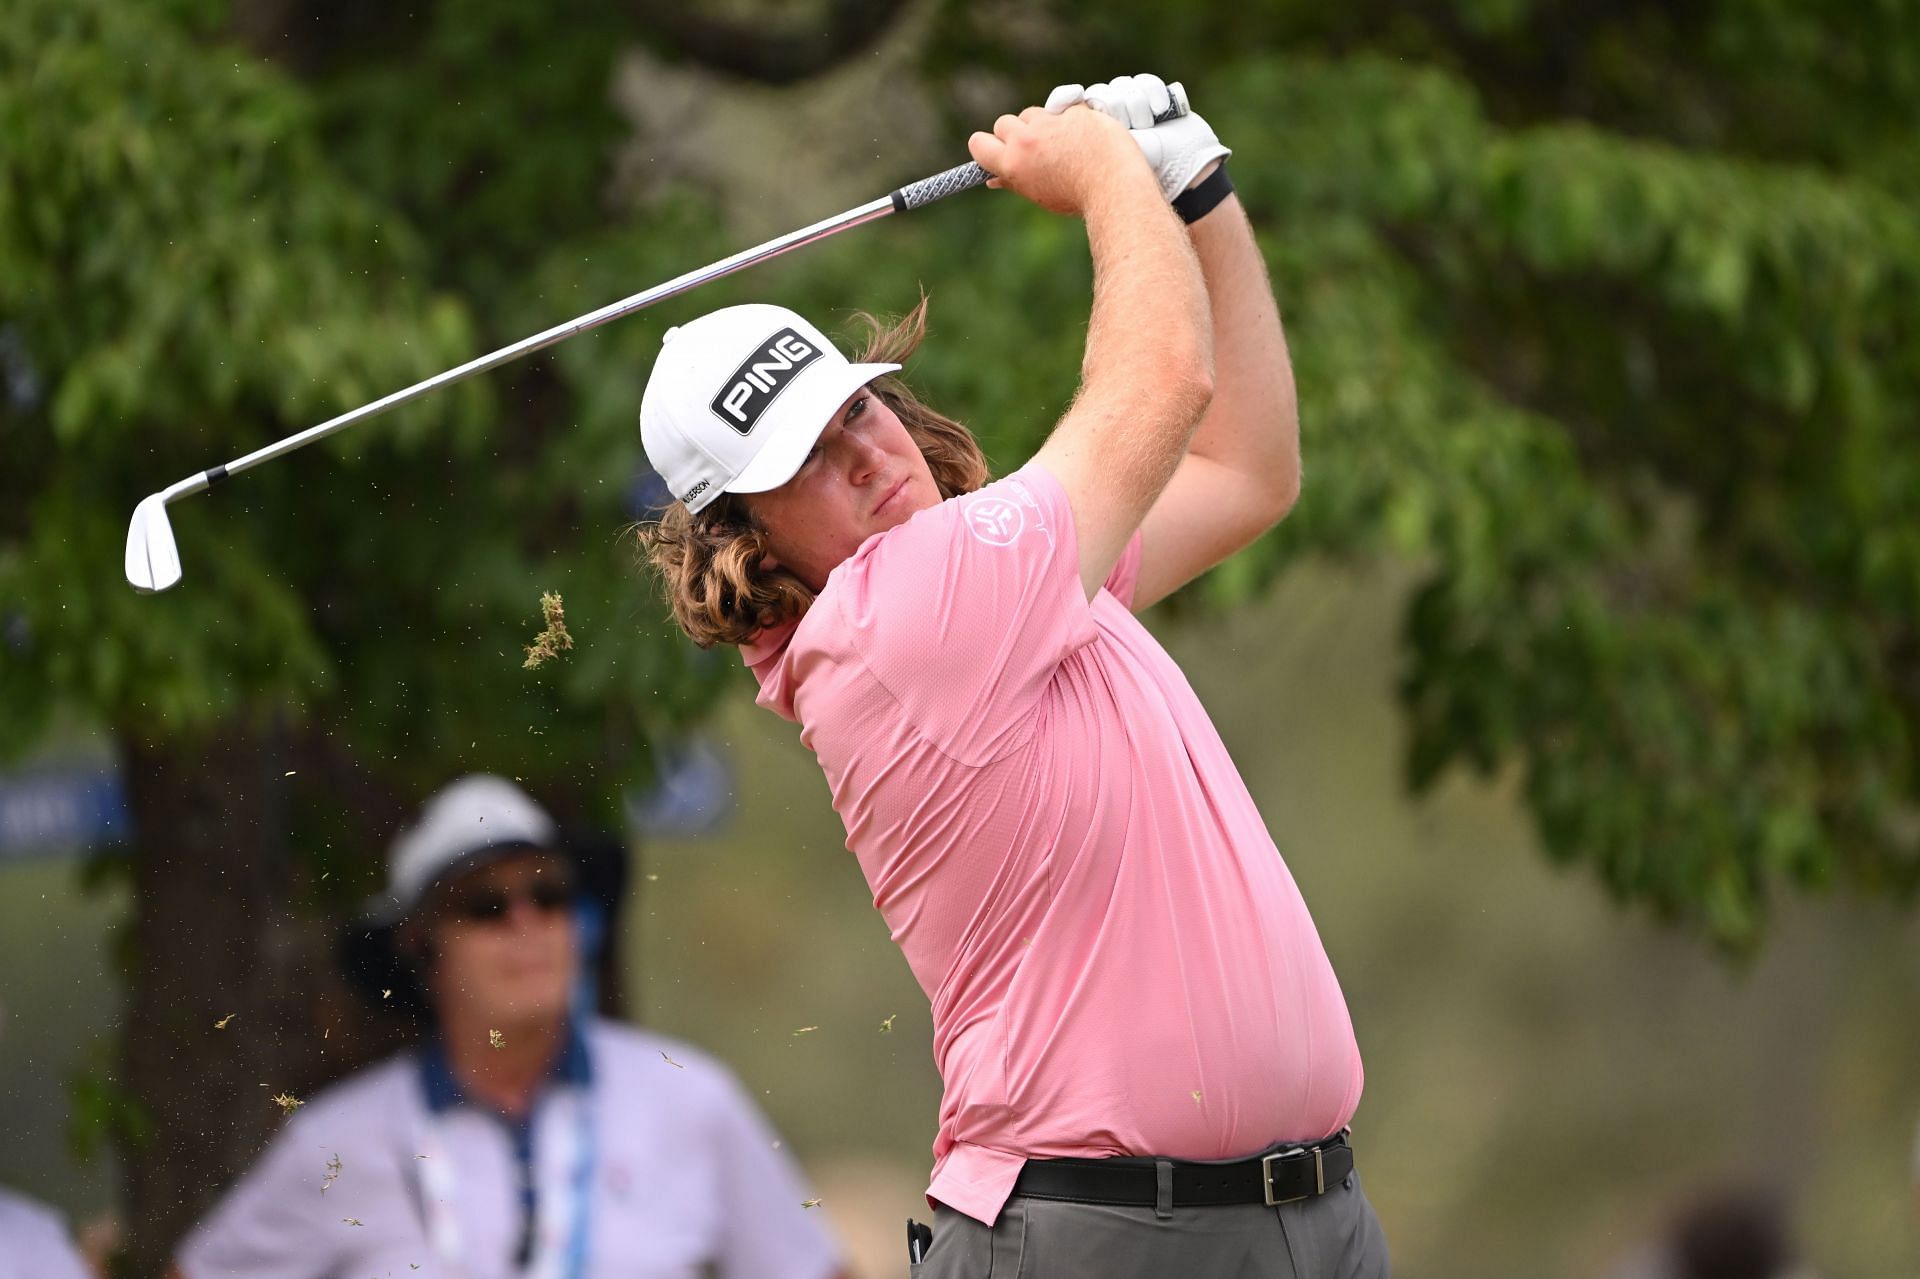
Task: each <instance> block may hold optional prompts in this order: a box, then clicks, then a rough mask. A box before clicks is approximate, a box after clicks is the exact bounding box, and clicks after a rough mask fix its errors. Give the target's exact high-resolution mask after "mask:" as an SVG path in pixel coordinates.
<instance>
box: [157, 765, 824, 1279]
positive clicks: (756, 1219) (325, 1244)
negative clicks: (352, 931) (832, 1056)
mask: <svg viewBox="0 0 1920 1279" xmlns="http://www.w3.org/2000/svg"><path fill="white" fill-rule="evenodd" d="M580 874H581V867H580V865H579V863H578V859H577V856H576V855H575V854H574V853H572V852H571V851H570V850H569V849H568V848H566V847H564V846H563V845H562V841H561V840H560V839H559V837H558V834H557V831H556V828H555V826H554V823H553V821H552V819H551V818H549V817H548V815H547V814H546V813H545V812H544V811H543V810H542V809H541V808H540V807H539V806H538V805H537V804H535V803H534V802H533V801H532V800H531V799H530V798H528V797H527V795H526V794H525V793H523V792H522V791H521V790H520V789H519V788H518V787H516V786H514V785H513V784H512V783H510V782H507V781H505V780H503V779H501V778H497V777H488V776H472V777H467V778H463V779H462V780H460V781H458V782H455V783H454V784H452V785H450V786H448V787H447V788H446V789H444V790H443V791H441V792H440V793H439V794H438V795H436V796H435V797H434V798H433V800H432V801H431V802H430V803H429V804H428V805H427V807H426V809H425V811H424V812H423V813H422V815H421V817H420V819H419V821H418V823H417V824H416V825H415V826H414V827H413V828H412V829H410V830H408V831H406V832H404V833H403V834H402V835H401V836H400V837H399V839H398V840H396V841H395V843H394V845H393V849H392V857H391V860H390V863H389V867H388V888H387V892H386V894H385V896H384V898H383V899H382V900H381V901H380V902H379V903H378V905H377V907H376V908H375V909H373V910H372V911H370V912H369V917H368V920H367V923H368V924H369V925H370V926H371V927H373V928H375V929H376V930H378V931H379V932H381V933H382V934H383V935H391V937H392V938H393V941H394V948H395V950H396V952H397V954H398V955H399V956H400V957H401V958H402V960H403V961H404V962H405V964H406V965H407V966H408V968H409V969H410V970H411V971H412V972H413V973H415V974H417V976H418V980H419V986H420V989H421V990H422V991H423V992H424V996H425V1003H426V1006H427V1009H428V1012H429V1017H430V1026H431V1031H430V1033H429V1035H428V1037H427V1039H426V1042H425V1043H424V1044H423V1045H422V1046H421V1047H420V1048H419V1049H418V1050H417V1051H413V1052H408V1053H403V1054H401V1055H399V1056H397V1057H395V1058H392V1059H389V1060H388V1061H385V1062H382V1063H379V1064H377V1065H374V1066H371V1067H369V1068H367V1069H365V1070H363V1071H361V1072H359V1073H357V1074H355V1075H353V1076H350V1077H349V1078H347V1079H346V1080H344V1081H342V1082H341V1083H339V1084H337V1085H335V1086H334V1087H333V1088H331V1089H329V1090H327V1091H326V1092H324V1093H322V1094H320V1095H319V1096H317V1097H315V1098H314V1099H313V1100H312V1102H311V1104H308V1105H304V1106H300V1107H298V1108H297V1109H296V1110H295V1113H294V1114H293V1117H292V1118H291V1120H290V1121H289V1122H288V1123H287V1125H286V1127H285V1128H284V1129H283V1130H282V1131H281V1132H280V1134H279V1135H278V1136H277V1137H276V1138H275V1140H274V1141H273V1142H272V1144H271V1145H270V1146H269V1148H268V1149H267V1152H266V1154H265V1155H264V1156H263V1157H262V1159H261V1160H260V1161H259V1163H258V1164H257V1165H256V1166H255V1167H254V1168H252V1169H251V1170H250V1171H249V1172H247V1173H246V1174H245V1175H244V1176H243V1177H242V1178H241V1180H240V1181H239V1183H238V1184H237V1185H235V1186H234V1187H232V1188H231V1189H230V1190H229V1191H228V1192H227V1194H226V1196H225V1197H224V1198H223V1199H222V1200H221V1201H220V1203H219V1204H218V1205H217V1206H216V1207H215V1209H214V1211H213V1212H212V1214H211V1215H210V1216H208V1217H207V1218H206V1219H205V1220H204V1221H202V1222H201V1223H200V1224H199V1225H198V1226H197V1227H196V1228H195V1229H194V1230H193V1231H192V1232H191V1233H190V1234H189V1236H188V1237H187V1239H186V1241H185V1242H184V1244H183V1245H182V1247H181V1249H180V1251H179V1254H178V1257H177V1262H176V1269H177V1273H178V1275H180V1276H183V1277H184V1279H225V1277H226V1276H245V1277H246V1279H361V1277H363V1276H366V1275H389V1274H391V1275H406V1276H413V1275H419V1276H421V1279H434V1277H436V1276H444V1277H446V1279H453V1277H455V1276H458V1277H460V1279H505V1277H507V1276H523V1275H524V1276H540V1277H542V1279H546V1277H549V1276H551V1277H552V1279H596V1277H600V1276H608V1277H610V1276H620V1277H621V1279H638V1277H639V1276H655V1275H658V1276H669V1275H673V1276H678V1275H695V1274H713V1275H719V1276H725V1277H727V1279H743V1277H745V1276H754V1277H756V1279H758V1277H761V1276H788V1275H791V1276H795V1277H796V1279H819V1277H820V1276H826V1275H830V1274H833V1273H835V1272H836V1271H838V1270H839V1269H840V1260H839V1250H838V1247H837V1245H836V1244H835V1242H834V1241H833V1240H832V1238H831V1237H830V1236H829V1234H828V1232H827V1230H826V1228H825V1223H824V1222H823V1221H822V1220H821V1219H820V1218H819V1217H818V1216H817V1215H815V1214H814V1213H812V1212H809V1211H808V1210H807V1208H806V1207H805V1206H804V1204H805V1202H806V1201H807V1200H808V1198H809V1196H808V1194H807V1191H806V1190H805V1188H804V1187H803V1185H802V1183H801V1180H800V1176H799V1173H798V1171H797V1169H796V1168H795V1167H794V1166H793V1164H792V1162H791V1161H790V1160H789V1158H788V1157H787V1156H786V1154H785V1153H784V1152H782V1151H781V1150H780V1149H779V1142H778V1141H777V1140H776V1136H775V1134H774V1132H773V1130H772V1129H771V1127H769V1126H768V1124H767V1122H766V1120H765V1119H764V1118H763V1117H762V1116H761V1115H760V1113H759V1112H758V1110H757V1109H756V1108H755V1107H754V1105H753V1103H752V1101H751V1100H750V1099H749V1098H748V1097H747V1095H746V1093H745V1092H744V1090H743V1089H742V1088H741V1087H740V1085H739V1084H738V1083H737V1082H736V1081H735V1080H734V1078H733V1077H732V1075H731V1074H729V1073H728V1072H727V1070H726V1069H725V1068H724V1067H722V1066H720V1065H719V1064H718V1063H716V1062H714V1061H712V1060H711V1059H709V1058H707V1057H705V1056H703V1055H701V1054H700V1053H698V1052H696V1051H695V1050H694V1049H692V1048H690V1047H688V1046H687V1045H685V1044H682V1043H679V1042H676V1041H674V1040H670V1039H666V1038H663V1037H661V1036H658V1035H654V1034H651V1033H649V1032H646V1031H643V1030H638V1029H635V1028H632V1027H628V1026H622V1025H619V1024H616V1023H613V1022H610V1021H606V1020H601V1019H598V1018H594V1017H591V1016H590V1015H589V1014H588V1012H587V1007H588V1005H587V1002H586V999H585V997H584V991H585V988H586V984H587V983H586V982H585V981H584V980H583V974H584V973H585V971H586V961H587V954H586V952H587V951H589V950H590V949H591V948H592V939H591V938H590V937H587V936H584V935H583V927H582V919H583V912H581V911H579V910H578V909H576V907H577V906H578V905H579V897H580V894H579V891H578V889H579V885H580V878H579V876H580ZM389 993H392V992H391V991H390V992H389Z"/></svg>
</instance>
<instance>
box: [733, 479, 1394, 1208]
mask: <svg viewBox="0 0 1920 1279" xmlns="http://www.w3.org/2000/svg"><path fill="white" fill-rule="evenodd" d="M1139 563H1140V542H1139V538H1138V537H1137V536H1136V537H1135V538H1134V540H1133V542H1132V543H1131V544H1130V545H1129V547H1128V548H1127V551H1126V554H1125V555H1124V556H1123V557H1122V559H1121V561H1120V563H1119V565H1118V566H1117V567H1116V568H1115V569H1114V571H1113V574H1112V576H1111V577H1110V578H1109V579H1108V580H1107V583H1106V585H1105V587H1104V588H1103V589H1102V590H1101V591H1100V592H1099V593H1098V594H1097V595H1096V596H1095V597H1094V598H1093V599H1092V600H1091V601H1089V600H1088V599H1087V598H1086V592H1085V590H1084V589H1083V587H1082V585H1081V582H1080V572H1079V553H1078V550H1077V547H1076V543H1075V533H1074V525H1073V519H1072V513H1071V510H1070V508H1069V506H1068V503H1067V497H1066V493H1065V491H1064V490H1063V489H1062V488H1061V487H1060V484H1059V481H1058V480H1056V479H1055V478H1054V477H1053V476H1052V475H1051V474H1050V473H1048V472H1047V471H1046V470H1045V469H1044V468H1043V467H1041V466H1039V465H1036V464H1029V465H1028V466H1026V467H1025V468H1024V469H1022V470H1021V471H1019V472H1017V473H1016V474H1014V475H1013V476H1010V477H1008V478H1007V479H1004V480H1001V481H999V482H998V483H994V484H990V485H988V486H986V487H985V488H983V489H981V490H980V491H979V492H977V493H973V494H970V495H967V496H963V497H958V498H954V499H951V500H949V501H946V502H943V503H941V504H940V505H939V506H937V507H935V508H933V509H930V510H926V511H922V512H920V513H918V514H916V515H915V516H914V517H913V518H912V519H911V520H909V521H907V522H906V523H905V524H902V525H900V526H898V527H896V528H894V529H891V530H889V531H888V532H886V533H883V534H880V535H878V536H875V537H871V538H869V539H867V541H866V542H865V543H863V544H862V545H861V547H860V549H859V550H858V551H857V552H856V553H855V554H854V555H853V556H852V557H851V558H850V559H848V560H847V561H846V562H845V563H844V564H842V565H840V566H839V567H838V568H836V569H835V570H834V571H833V573H832V574H831V575H830V576H829V577H828V579H827V582H826V585H825V587H824V588H823V589H822V590H821V592H820V594H819V596H818V597H817V598H816V599H815V601H814V603H813V605H812V607H811V608H810V609H809V610H808V611H807V614H806V616H805V617H803V618H802V619H801V620H800V622H799V623H798V624H797V625H793V624H789V625H787V626H785V627H782V628H779V629H777V630H775V631H770V632H768V633H766V634H764V635H762V636H760V637H758V638H757V639H756V641H755V642H754V643H752V644H750V645H748V646H747V647H746V649H745V656H746V659H747V661H748V663H749V665H751V667H752V668H753V672H754V674H755V676H756V677H757V678H758V679H759V681H760V685H761V689H760V697H759V701H760V704H761V705H763V706H767V707H770V708H772V709H773V710H775V711H777V712H779V713H780V714H781V715H783V716H785V717H786V718H788V719H791V720H794V721H796V722H798V723H799V725H800V727H801V734H800V736H801V741H802V742H804V743H805V744H806V745H807V747H808V748H809V749H810V750H812V751H813V752H814V755H815V756H816V757H817V758H818V759H819V761H820V766H821V768H822V769H823V770H824V771H825V773H826V777H827V782H828V785H829V787H830V789H831V790H832V793H833V803H834V808H835V810H836V811H838V813H839V814H840V817H841V819H842V820H843V822H844V823H845V825H846V829H847V847H848V848H849V849H851V850H852V852H853V853H854V855H855V856H856V857H858V858H859V861H860V866H861V869H862V870H863V871H864V872H865V873H866V877H867V883H868V885H869V887H870V888H871V889H872V890H873V901H874V905H875V906H876V907H878V908H879V910H880V912H881V914H882V915H883V916H884V917H885V918H886V921H887V924H888V926H889V927H890V928H891V930H892V932H893V938H894V940H895V941H896V942H898V943H899V944H900V948H901V950H902V951H903V952H904V953H905V955H906V958H907V962H908V964H909V965H910V966H911V967H912V969H913V972H914V975H915V976H916V977H917V978H919V981H920V985H921V987H922V988H923V989H925V991H926V992H927V997H928V999H929V1000H930V1001H931V1002H932V1006H933V1052H934V1059H935V1061H936V1063H937V1064H938V1066H939V1069H940V1077H941V1080H942V1081H943V1084H944V1096H943V1097H942V1099H941V1103H940V1127H939V1132H938V1135H937V1136H936V1138H935V1140H934V1146H933V1150H934V1156H935V1163H934V1170H933V1178H932V1184H931V1185H930V1186H929V1187H928V1190H927V1194H928V1197H929V1198H930V1199H933V1200H937V1201H939V1202H941V1203H945V1204H947V1205H948V1206H950V1207H952V1208H954V1209H956V1210H958V1211H960V1212H963V1213H965V1214H966V1215H967V1216H969V1217H973V1218H975V1219H976V1220H979V1221H982V1222H985V1223H987V1224H989V1225H991V1224H992V1223H993V1222H994V1221H995V1219H997V1218H998V1216H999V1214H1000V1209H1001V1207H1002V1205H1003V1204H1004V1203H1005V1202H1006V1199H1007V1196H1008V1194H1009V1192H1010V1191H1011V1190H1012V1188H1013V1183H1014V1179H1015V1178H1016V1177H1017V1176H1018V1175H1019V1172H1020V1168H1021V1166H1022V1164H1023V1163H1024V1162H1025V1161H1026V1160H1027V1159H1029V1158H1038V1159H1046V1158H1061V1157H1102V1156H1110V1155H1158V1156H1163V1157H1167V1158H1178V1159H1227V1158H1236V1157H1240V1156H1244V1155H1248V1154H1252V1153H1255V1152H1258V1151H1260V1150H1263V1149H1265V1148H1267V1147H1269V1146H1271V1145H1273V1144H1274V1143H1276V1142H1291V1141H1311V1140H1315V1139H1318V1138H1321V1137H1324V1136H1327V1135H1328V1134H1330V1133H1333V1132H1336V1131H1338V1130H1339V1129H1340V1128H1341V1127H1342V1126H1344V1125H1345V1124H1346V1123H1347V1121H1348V1120H1349V1119H1350V1118H1351V1117H1352V1115H1353V1112H1354V1108H1355V1107H1356V1106H1357V1105H1358V1104H1359V1100H1360V1087H1361V1067H1360V1053H1359V1048H1358V1046H1357V1045H1356V1044H1355V1042H1354V1036H1353V1026H1352V1023H1351V1021H1350V1020H1349V1018H1348V1015H1347V1007H1346V1001H1345V999H1344V998H1343V997H1342V995H1341V993H1340V986H1339V983H1338V981H1337V980H1336V979H1335V977H1334V974H1333V968H1332V965H1331V964H1330V963H1329V962H1328V960H1327V955H1326V951H1325V950H1324V949H1323V948H1322V946H1321V943H1320V937H1319V934H1318V933H1317V932H1316V931H1315V929H1314V925H1313V920H1312V918H1311V917H1310V916H1309V915H1308V913H1307V908H1306V903H1305V902H1304V901H1303V900H1302V899H1301V896H1300V891H1299V889H1298V888H1297V887H1296V886H1295V884H1294V882H1293V877H1292V875H1291V874H1289V873H1288V870H1287V867H1286V864H1285V863H1284V862H1283V861H1282V860H1281V858H1280V854H1279V852H1278V850H1276V849H1275V847H1274V844H1273V840H1272V838H1271V837H1270V836H1269V835H1268V834H1267V829H1266V825H1265V823H1264V822H1263V821H1262V820H1261V817H1260V813H1259V811H1258V810H1257V809H1256V808H1255V807H1254V803H1253V799H1252V797H1251V796H1249V795H1248V793H1247V788H1246V786H1245V784H1244V783H1243V782H1242V781H1241V780H1240V775H1239V772H1238V770H1236V769H1235V767H1234V765H1233V761H1232V759H1230V758H1229V757H1228V755H1227V750H1226V747H1225V746H1224V745H1223V744H1222V743H1221V741H1220V737H1219V734H1218V733H1216V732H1215V731H1214V728H1213V724H1212V722H1211V721H1210V720H1209V719H1208V717H1207V713H1206V711H1205V709H1204V708H1203V707H1202V706H1201V704H1200V701H1199V699H1198V698H1197V697H1195V695H1194V693H1193V690H1192V689H1191V688H1190V687H1189V686H1188V684H1187V681H1186V678H1185V677H1184V676H1183V675H1182V674H1181V673H1180V670H1179V668H1178V667H1177V666H1176V665H1175V664H1174V662H1173V660H1172V659H1171V658H1170V657H1168V656H1167V654H1166V651H1165V650H1164V649H1162V648H1161V647H1160V645H1159V643H1158V642H1157V641H1155V640H1154V639H1153V637H1152V636H1151V635H1149V634H1148V633H1147V631H1146V629H1145V628H1144V627H1143V626H1141V624H1140V623H1139V621H1138V620H1137V619H1136V618H1134V616H1133V615H1132V613H1131V612H1129V611H1128V604H1129V602H1130V601H1131V599H1132V598H1133V588H1134V582H1135V579H1136V577H1137V574H1138V571H1139Z"/></svg>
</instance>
